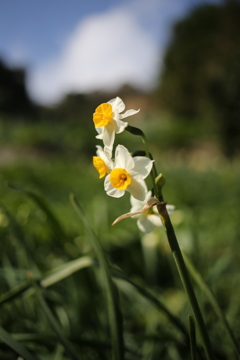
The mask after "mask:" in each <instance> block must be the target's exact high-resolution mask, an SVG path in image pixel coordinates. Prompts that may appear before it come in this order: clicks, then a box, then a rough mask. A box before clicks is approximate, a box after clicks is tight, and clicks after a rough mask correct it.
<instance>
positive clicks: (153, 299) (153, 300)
mask: <svg viewBox="0 0 240 360" xmlns="http://www.w3.org/2000/svg"><path fill="white" fill-rule="evenodd" d="M111 272H112V275H113V276H114V277H116V278H118V279H122V280H124V281H126V282H128V283H129V284H131V285H132V286H133V287H134V288H135V289H136V290H137V292H138V293H139V294H141V295H142V296H143V297H145V298H146V299H147V300H148V301H150V302H151V303H152V304H153V305H154V306H155V307H156V308H157V309H158V310H160V311H162V312H163V313H164V314H165V315H166V316H167V317H168V319H169V320H170V321H171V322H172V324H173V325H174V326H175V327H176V328H177V329H178V330H180V332H181V333H182V334H183V336H184V340H185V342H186V343H187V344H188V343H189V336H188V332H187V330H186V329H185V327H184V325H183V324H182V323H181V321H180V320H179V319H178V318H177V317H176V316H175V315H173V314H172V313H171V312H170V311H169V310H168V309H167V307H166V306H165V305H164V304H163V302H162V301H160V300H159V299H158V298H157V297H156V296H155V295H153V294H152V292H150V290H148V289H147V288H146V287H143V286H141V285H138V284H136V283H135V282H133V281H132V280H130V279H129V278H128V277H127V276H126V275H125V274H124V272H123V271H121V270H119V269H116V268H114V267H111Z"/></svg>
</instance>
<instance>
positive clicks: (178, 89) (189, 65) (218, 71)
mask: <svg viewBox="0 0 240 360" xmlns="http://www.w3.org/2000/svg"><path fill="white" fill-rule="evenodd" d="M239 19H240V1H239V0H235V1H233V0H232V1H227V2H225V3H223V4H222V5H218V6H217V5H209V4H208V5H202V6H201V7H199V8H198V9H196V10H195V11H193V12H192V13H191V14H190V15H189V16H188V17H187V18H186V19H184V20H181V21H180V22H178V23H177V24H176V25H175V27H174V32H173V37H172V40H171V43H170V45H169V47H168V49H167V52H166V56H165V60H164V69H163V72H162V74H161V78H160V85H159V87H158V89H157V95H158V98H159V97H160V99H161V105H162V106H163V107H165V108H167V109H169V110H170V111H171V112H172V113H173V114H174V115H177V116H183V117H185V118H189V120H192V119H193V118H198V117H200V118H201V117H206V118H209V117H212V118H214V119H215V120H216V121H217V122H218V125H219V127H218V128H219V134H220V139H221V142H222V146H223V150H224V152H225V154H226V155H227V156H229V157H231V156H234V155H235V154H236V153H237V152H239V150H240V20H239Z"/></svg>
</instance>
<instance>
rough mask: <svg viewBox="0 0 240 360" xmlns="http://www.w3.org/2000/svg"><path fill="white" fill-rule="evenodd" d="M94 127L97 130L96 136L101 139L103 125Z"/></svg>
mask: <svg viewBox="0 0 240 360" xmlns="http://www.w3.org/2000/svg"><path fill="white" fill-rule="evenodd" d="M95 129H96V130H97V132H98V134H99V135H97V136H96V138H97V139H101V140H102V137H103V132H104V128H103V127H95Z"/></svg>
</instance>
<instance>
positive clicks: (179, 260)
mask: <svg viewBox="0 0 240 360" xmlns="http://www.w3.org/2000/svg"><path fill="white" fill-rule="evenodd" d="M157 209H158V212H159V215H160V218H161V220H162V222H163V224H164V227H165V229H166V233H167V238H168V242H169V245H170V248H171V250H172V254H173V258H174V260H175V263H176V265H177V269H178V272H179V275H180V277H181V280H182V283H183V286H184V288H185V291H186V293H187V296H188V299H189V302H190V304H191V307H192V311H193V314H194V317H195V319H196V322H197V325H198V328H199V332H200V335H201V338H202V342H203V347H204V350H205V353H206V356H207V359H208V360H214V359H215V356H214V354H213V351H212V346H211V343H210V340H209V337H208V332H207V329H206V325H205V323H204V320H203V316H202V313H201V310H200V307H199V305H198V301H197V298H196V295H195V293H194V290H193V287H192V284H191V281H190V277H189V274H188V271H187V268H186V265H185V262H184V259H183V256H182V252H181V249H180V247H179V245H178V241H177V238H176V235H175V232H174V228H173V226H172V223H171V220H170V217H169V215H168V212H167V209H166V205H165V203H160V204H159V205H157Z"/></svg>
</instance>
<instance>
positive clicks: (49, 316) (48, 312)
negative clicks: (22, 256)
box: [34, 283, 79, 360]
mask: <svg viewBox="0 0 240 360" xmlns="http://www.w3.org/2000/svg"><path fill="white" fill-rule="evenodd" d="M34 288H35V292H36V295H37V298H38V301H39V303H40V305H41V307H42V310H43V311H44V313H45V315H46V317H47V320H48V322H49V324H50V325H51V327H52V329H53V331H54V332H55V334H56V336H57V337H58V339H59V342H60V343H61V344H62V346H63V347H64V349H65V351H66V353H67V354H68V355H69V356H70V357H71V359H73V360H79V357H78V356H77V355H76V353H75V351H74V350H73V349H72V347H71V344H69V342H68V340H67V339H66V338H65V336H64V335H63V334H62V331H61V330H60V327H59V324H58V323H57V321H56V320H55V318H54V316H53V314H52V312H51V310H50V308H49V307H48V305H47V302H46V301H45V299H44V296H43V294H42V289H41V288H40V286H39V285H38V284H37V283H34Z"/></svg>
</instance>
